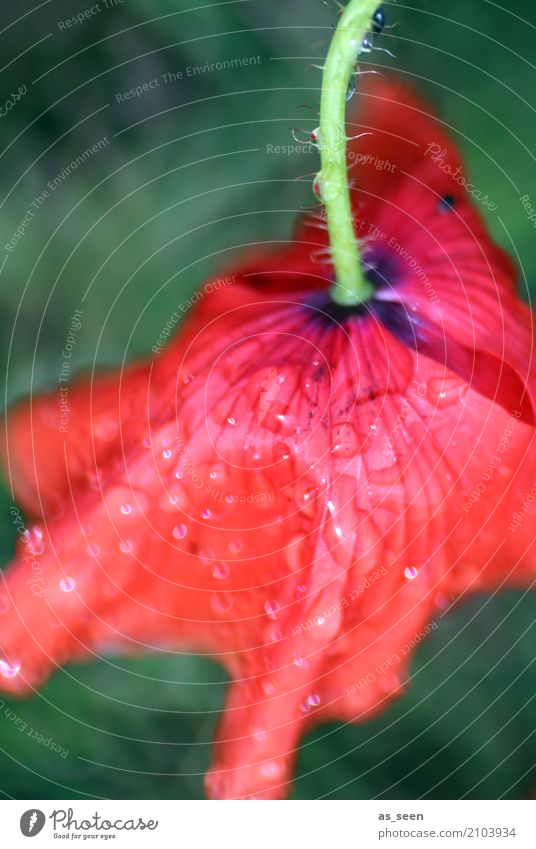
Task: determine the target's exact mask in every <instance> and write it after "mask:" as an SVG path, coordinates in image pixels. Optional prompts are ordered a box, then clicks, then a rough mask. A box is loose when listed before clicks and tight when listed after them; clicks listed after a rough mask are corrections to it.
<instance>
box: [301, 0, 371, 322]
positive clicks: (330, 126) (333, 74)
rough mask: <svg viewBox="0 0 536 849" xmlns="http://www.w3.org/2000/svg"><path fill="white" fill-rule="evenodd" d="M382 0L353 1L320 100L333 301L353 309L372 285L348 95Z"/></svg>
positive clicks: (321, 183)
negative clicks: (349, 158)
mask: <svg viewBox="0 0 536 849" xmlns="http://www.w3.org/2000/svg"><path fill="white" fill-rule="evenodd" d="M377 7H378V0H350V2H349V3H348V5H347V6H346V8H345V10H344V12H343V13H342V15H341V17H340V20H339V24H338V26H337V29H336V30H335V35H334V36H333V39H332V42H331V44H330V48H329V52H328V55H327V58H326V62H325V65H324V73H323V76H322V94H321V99H320V127H319V130H320V133H319V139H318V144H319V148H320V159H321V164H322V167H321V171H320V173H319V174H318V175H317V178H316V185H317V191H318V193H319V195H320V198H321V199H322V202H323V203H324V205H325V207H326V220H327V226H328V233H329V241H330V244H331V256H332V261H333V266H334V269H335V283H334V285H333V287H332V289H331V296H332V298H333V300H334V301H336V302H337V303H339V304H343V305H347V306H350V305H354V304H360V303H363V301H366V300H368V299H369V298H370V297H371V295H372V293H373V287H372V285H371V283H370V282H369V281H368V280H367V279H366V277H365V276H364V274H363V269H362V266H361V262H360V259H359V247H358V243H357V239H356V236H355V232H354V222H353V215H352V207H351V203H350V192H349V188H348V177H347V172H346V142H347V138H346V97H347V92H348V85H349V82H350V79H351V77H352V74H354V73H355V65H356V61H357V58H358V55H359V53H360V52H361V45H362V42H363V38H364V37H365V36H366V35H367V33H368V32H369V31H370V28H371V20H372V16H373V14H374V12H375V11H376V9H377Z"/></svg>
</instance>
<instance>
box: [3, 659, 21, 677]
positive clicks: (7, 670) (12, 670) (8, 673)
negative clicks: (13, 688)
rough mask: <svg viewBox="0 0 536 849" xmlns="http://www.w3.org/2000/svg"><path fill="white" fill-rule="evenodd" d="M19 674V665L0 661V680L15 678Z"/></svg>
mask: <svg viewBox="0 0 536 849" xmlns="http://www.w3.org/2000/svg"><path fill="white" fill-rule="evenodd" d="M19 672H20V663H8V662H7V660H0V675H1V676H2V678H15V676H16V675H18V674H19Z"/></svg>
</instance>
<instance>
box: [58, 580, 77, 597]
mask: <svg viewBox="0 0 536 849" xmlns="http://www.w3.org/2000/svg"><path fill="white" fill-rule="evenodd" d="M75 587H76V581H75V579H74V578H71V577H70V576H66V577H65V578H62V579H61V581H60V590H61V591H62V593H72V591H73V590H74V588H75Z"/></svg>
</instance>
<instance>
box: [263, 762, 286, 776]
mask: <svg viewBox="0 0 536 849" xmlns="http://www.w3.org/2000/svg"><path fill="white" fill-rule="evenodd" d="M260 771H261V775H263V776H264V778H271V779H274V780H275V779H276V778H281V777H282V776H283V775H284V772H285V767H284V765H283V764H282V763H281V762H280V761H265V762H264V763H263V764H262V765H261V768H260Z"/></svg>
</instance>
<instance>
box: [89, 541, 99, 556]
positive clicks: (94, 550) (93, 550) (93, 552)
mask: <svg viewBox="0 0 536 849" xmlns="http://www.w3.org/2000/svg"><path fill="white" fill-rule="evenodd" d="M86 551H87V553H88V554H89V556H90V557H98V556H99V554H100V545H97V544H96V543H94V542H93V543H91V544H90V545H88V547H87V549H86Z"/></svg>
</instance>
